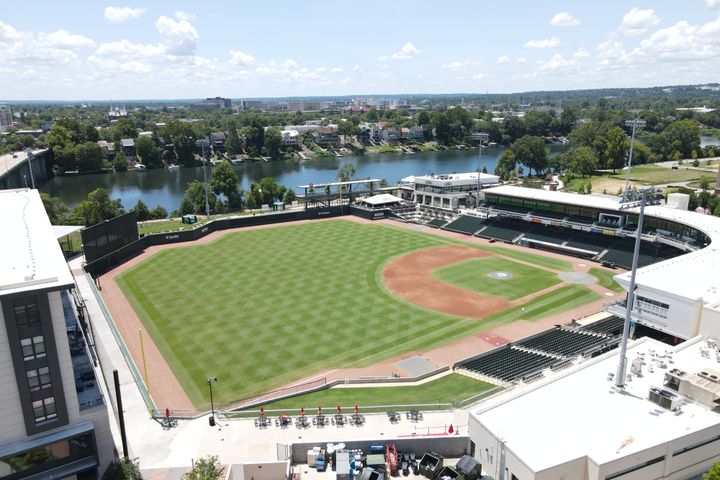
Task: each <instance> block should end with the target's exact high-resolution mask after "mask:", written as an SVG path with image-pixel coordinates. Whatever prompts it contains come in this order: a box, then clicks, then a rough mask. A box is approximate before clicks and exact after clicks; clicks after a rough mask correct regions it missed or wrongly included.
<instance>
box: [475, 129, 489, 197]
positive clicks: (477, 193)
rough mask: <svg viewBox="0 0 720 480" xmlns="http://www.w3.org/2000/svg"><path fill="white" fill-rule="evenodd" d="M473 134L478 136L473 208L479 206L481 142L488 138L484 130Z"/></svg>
mask: <svg viewBox="0 0 720 480" xmlns="http://www.w3.org/2000/svg"><path fill="white" fill-rule="evenodd" d="M475 135H477V137H478V152H479V154H478V170H477V192H475V210H477V208H478V207H479V206H480V164H481V163H482V142H483V140H487V139H488V138H490V135H488V134H487V133H485V132H478V133H476V134H475Z"/></svg>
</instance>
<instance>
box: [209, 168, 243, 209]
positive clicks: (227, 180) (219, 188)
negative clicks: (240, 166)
mask: <svg viewBox="0 0 720 480" xmlns="http://www.w3.org/2000/svg"><path fill="white" fill-rule="evenodd" d="M238 183H239V180H238V176H237V173H236V172H235V169H234V168H232V165H230V162H228V161H227V160H226V161H223V162H220V164H219V165H218V166H217V167H215V168H214V169H213V172H212V176H211V177H210V188H211V189H212V191H213V192H215V194H216V195H220V194H223V195H225V198H227V199H228V206H229V207H230V208H236V207H239V206H240V187H239V186H238Z"/></svg>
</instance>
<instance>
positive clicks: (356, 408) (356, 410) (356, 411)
mask: <svg viewBox="0 0 720 480" xmlns="http://www.w3.org/2000/svg"><path fill="white" fill-rule="evenodd" d="M359 411H360V409H359V408H358V406H357V403H356V404H355V413H358V412H359Z"/></svg>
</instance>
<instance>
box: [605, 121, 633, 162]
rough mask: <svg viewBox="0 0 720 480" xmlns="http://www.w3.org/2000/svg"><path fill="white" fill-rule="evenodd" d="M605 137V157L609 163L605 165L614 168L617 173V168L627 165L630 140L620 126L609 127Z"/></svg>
mask: <svg viewBox="0 0 720 480" xmlns="http://www.w3.org/2000/svg"><path fill="white" fill-rule="evenodd" d="M605 138H606V142H605V159H606V160H607V165H605V166H606V167H607V168H612V170H613V173H615V170H617V169H619V168H623V167H624V166H625V162H626V161H627V158H628V148H630V141H629V140H628V138H627V135H626V134H625V132H624V131H623V129H622V128H620V127H611V128H610V129H608V131H607V134H606V135H605Z"/></svg>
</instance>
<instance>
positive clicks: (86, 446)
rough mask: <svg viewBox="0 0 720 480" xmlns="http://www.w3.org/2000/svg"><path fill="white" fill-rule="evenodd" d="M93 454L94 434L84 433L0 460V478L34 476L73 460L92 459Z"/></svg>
mask: <svg viewBox="0 0 720 480" xmlns="http://www.w3.org/2000/svg"><path fill="white" fill-rule="evenodd" d="M93 453H94V447H93V438H92V434H90V433H83V434H81V435H77V436H75V437H73V438H69V439H64V440H59V441H57V442H54V443H50V444H47V445H43V446H41V447H36V448H33V449H31V450H26V451H24V452H20V453H15V454H13V455H9V456H7V457H2V458H0V465H2V466H3V469H2V470H0V478H4V477H6V476H11V475H14V474H18V473H22V474H23V476H29V475H31V474H33V472H39V471H41V470H46V469H50V468H54V467H56V466H60V465H64V464H66V463H69V462H71V461H73V460H79V459H83V458H87V457H90V456H92V455H93ZM93 478H94V477H93Z"/></svg>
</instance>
